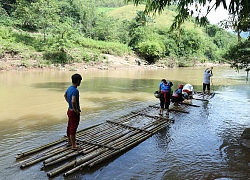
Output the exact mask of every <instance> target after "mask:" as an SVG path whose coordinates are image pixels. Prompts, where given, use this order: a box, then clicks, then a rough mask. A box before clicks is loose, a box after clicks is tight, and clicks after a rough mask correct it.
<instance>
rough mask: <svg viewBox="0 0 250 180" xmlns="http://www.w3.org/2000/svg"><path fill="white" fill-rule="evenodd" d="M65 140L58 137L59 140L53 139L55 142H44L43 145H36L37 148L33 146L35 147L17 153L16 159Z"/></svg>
mask: <svg viewBox="0 0 250 180" xmlns="http://www.w3.org/2000/svg"><path fill="white" fill-rule="evenodd" d="M65 140H66V138H62V139H59V140H57V141H55V142H51V143H48V144H45V145H43V146H40V147H37V148H35V149H32V150H28V151H26V152H22V153H20V154H18V155H17V156H16V159H20V158H23V157H25V156H28V155H31V154H34V153H36V152H39V151H42V150H45V149H47V148H50V147H52V146H55V145H57V144H59V143H61V142H63V141H65Z"/></svg>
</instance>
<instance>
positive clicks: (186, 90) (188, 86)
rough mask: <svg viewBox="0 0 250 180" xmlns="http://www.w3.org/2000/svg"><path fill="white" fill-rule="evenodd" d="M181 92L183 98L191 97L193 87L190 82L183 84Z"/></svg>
mask: <svg viewBox="0 0 250 180" xmlns="http://www.w3.org/2000/svg"><path fill="white" fill-rule="evenodd" d="M182 94H183V97H184V99H192V98H193V94H194V87H193V85H192V84H189V83H188V84H185V86H183V88H182Z"/></svg>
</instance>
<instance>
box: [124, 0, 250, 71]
mask: <svg viewBox="0 0 250 180" xmlns="http://www.w3.org/2000/svg"><path fill="white" fill-rule="evenodd" d="M126 2H133V3H134V4H135V5H136V6H139V5H140V4H143V5H144V7H145V8H144V9H143V11H144V13H145V14H146V15H147V14H151V13H159V14H162V13H164V11H165V10H166V8H172V5H175V7H176V9H177V14H176V15H175V16H174V20H173V23H172V24H171V27H170V30H171V31H174V30H177V31H179V32H180V31H182V29H183V26H184V24H185V23H186V22H187V21H189V20H190V16H193V17H194V19H195V21H193V20H192V21H193V22H195V23H196V24H199V25H201V26H206V25H208V24H209V21H208V19H207V15H208V14H209V13H210V11H211V10H213V9H217V8H218V7H219V6H223V8H224V9H225V10H227V11H228V14H229V18H228V19H226V20H224V21H221V22H220V25H221V26H222V27H223V28H225V29H233V30H234V31H235V32H236V34H237V36H238V42H239V44H235V45H233V46H232V43H230V41H231V37H230V36H228V34H225V33H224V32H223V31H220V30H219V33H218V28H216V27H215V26H214V27H211V26H210V27H209V26H208V30H209V31H208V32H207V33H208V35H209V36H210V37H215V38H214V42H213V43H214V44H215V45H216V46H217V48H219V49H228V52H226V54H225V55H224V56H223V55H222V54H223V53H225V51H224V50H222V51H217V50H216V49H215V47H214V45H213V44H211V43H210V42H209V43H208V44H209V45H211V46H209V48H208V51H206V53H205V56H206V57H208V58H210V59H220V61H222V60H223V59H224V58H226V59H227V60H229V61H230V62H231V65H232V67H234V68H236V69H243V68H245V69H246V71H247V72H249V70H250V66H249V65H250V51H249V48H250V46H249V45H250V38H249V36H248V39H247V40H246V41H245V40H242V38H241V33H242V32H248V33H249V31H250V8H249V7H250V1H249V0H214V1H211V0H210V1H207V0H199V1H193V0H167V1H166V0H158V1H144V0H126ZM203 10H205V11H206V13H203ZM219 13H220V12H218V15H219ZM225 37H227V38H229V39H227V40H226V38H225ZM206 41H209V39H206ZM189 45H190V44H189ZM196 47H197V45H195V48H196ZM214 50H215V51H217V52H216V53H213V52H212V51H214Z"/></svg>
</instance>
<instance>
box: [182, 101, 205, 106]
mask: <svg viewBox="0 0 250 180" xmlns="http://www.w3.org/2000/svg"><path fill="white" fill-rule="evenodd" d="M181 104H183V105H187V106H193V107H201V106H199V105H195V104H189V103H184V102H182V103H181Z"/></svg>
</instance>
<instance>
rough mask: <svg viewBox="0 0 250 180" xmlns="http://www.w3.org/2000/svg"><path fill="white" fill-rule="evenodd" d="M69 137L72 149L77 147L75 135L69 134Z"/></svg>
mask: <svg viewBox="0 0 250 180" xmlns="http://www.w3.org/2000/svg"><path fill="white" fill-rule="evenodd" d="M69 137H70V140H71V144H72V149H76V148H78V147H77V146H76V136H75V135H70V136H69Z"/></svg>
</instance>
